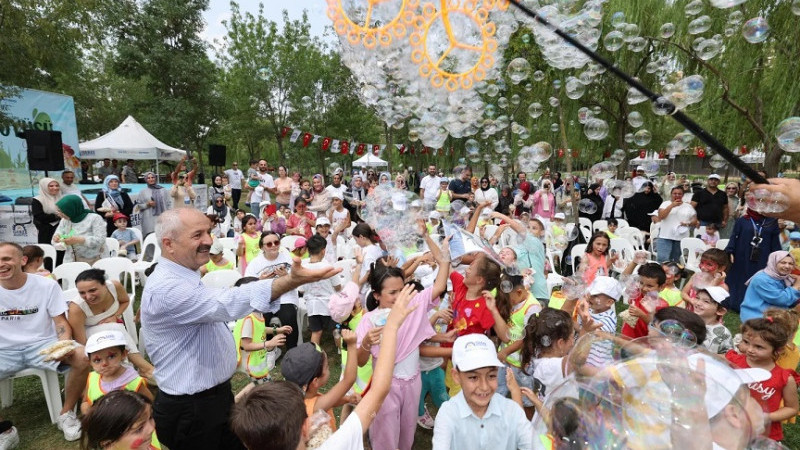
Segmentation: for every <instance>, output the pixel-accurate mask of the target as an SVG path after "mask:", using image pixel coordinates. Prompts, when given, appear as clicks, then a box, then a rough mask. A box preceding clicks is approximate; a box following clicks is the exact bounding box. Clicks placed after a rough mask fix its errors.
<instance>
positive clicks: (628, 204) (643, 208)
mask: <svg viewBox="0 0 800 450" xmlns="http://www.w3.org/2000/svg"><path fill="white" fill-rule="evenodd" d="M663 202H664V199H662V198H661V196H660V195H658V192H656V190H655V187H654V186H653V183H652V182H650V181H646V182H645V183H644V184H643V185H642V190H641V192H637V193H635V194H633V197H631V198H629V199H627V200H625V203H623V204H622V211H623V212H624V213H625V217H627V218H628V224H629V225H630V226H632V227H634V228H638V229H639V230H641V231H642V232H644V233H650V224H651V223H652V222H653V220H652V219H653V216H651V215H650V213H652V212H653V211H656V210H658V207H659V206H661V203H663Z"/></svg>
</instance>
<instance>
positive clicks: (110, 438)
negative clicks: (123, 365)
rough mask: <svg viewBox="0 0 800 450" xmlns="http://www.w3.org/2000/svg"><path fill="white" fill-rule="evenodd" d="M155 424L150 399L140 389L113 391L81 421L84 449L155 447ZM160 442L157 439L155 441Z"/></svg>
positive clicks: (113, 449)
mask: <svg viewBox="0 0 800 450" xmlns="http://www.w3.org/2000/svg"><path fill="white" fill-rule="evenodd" d="M155 431H156V423H155V421H154V420H153V408H152V406H151V402H150V400H148V399H147V397H145V396H143V395H142V394H140V393H138V392H131V391H125V390H123V391H112V392H109V393H108V394H106V395H104V396H102V397H100V399H99V400H97V402H95V404H94V407H93V408H92V410H91V411H89V414H87V415H85V416H83V420H81V448H82V449H84V450H95V449H102V450H116V449H120V450H121V449H125V450H155V449H160V448H161V447H160V446H154V445H152V440H153V438H154V437H155ZM156 442H157V441H156Z"/></svg>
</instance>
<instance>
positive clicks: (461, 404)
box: [379, 334, 533, 450]
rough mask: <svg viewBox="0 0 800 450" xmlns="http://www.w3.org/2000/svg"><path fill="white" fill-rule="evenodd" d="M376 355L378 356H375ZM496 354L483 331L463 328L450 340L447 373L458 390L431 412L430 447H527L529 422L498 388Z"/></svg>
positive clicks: (530, 432)
mask: <svg viewBox="0 0 800 450" xmlns="http://www.w3.org/2000/svg"><path fill="white" fill-rule="evenodd" d="M379 361H380V360H379ZM502 365H503V363H501V362H500V360H499V359H497V352H496V350H495V346H494V344H493V343H492V341H490V340H489V338H488V337H486V336H485V335H483V334H468V335H465V336H461V337H459V338H458V339H456V342H455V343H454V344H453V370H452V374H453V379H454V380H455V381H457V382H458V383H459V384H460V385H461V391H460V392H459V393H458V394H457V395H456V396H455V397H453V398H451V399H450V400H448V401H446V402H445V403H444V404H443V405H442V407H441V409H439V413H438V414H437V415H436V425H435V426H434V428H433V449H434V450H445V449H447V450H449V449H454V448H488V447H487V446H488V445H489V444H490V443H491V448H492V450H501V449H517V448H522V449H527V448H533V442H532V439H533V428H532V426H531V423H530V422H529V421H528V419H527V417H525V411H523V410H522V408H521V407H520V406H519V404H518V403H516V402H514V401H513V400H510V399H507V398H505V397H503V396H501V395H499V394H496V393H495V391H496V390H497V371H498V368H499V367H502Z"/></svg>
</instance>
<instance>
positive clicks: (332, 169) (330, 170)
mask: <svg viewBox="0 0 800 450" xmlns="http://www.w3.org/2000/svg"><path fill="white" fill-rule="evenodd" d="M341 169H342V166H340V165H339V163H337V162H336V161H334V162H332V163H330V164H329V165H328V173H330V174H332V173H334V172H336V171H337V170H341Z"/></svg>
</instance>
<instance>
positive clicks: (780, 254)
mask: <svg viewBox="0 0 800 450" xmlns="http://www.w3.org/2000/svg"><path fill="white" fill-rule="evenodd" d="M787 256H788V257H789V258H792V261H794V258H793V257H792V255H791V254H790V253H789V252H787V251H784V250H778V251H777V252H772V253H770V255H769V259H767V267H765V268H763V269H761V270H759V271H758V272H756V274H755V275H753V276H752V277H750V279H749V280H747V281H746V282H745V283H744V284H745V286H746V285H748V284H750V282H751V281H753V278H755V277H756V276H757V275H758V274H760V273H762V272H763V273H765V274H767V275H769V276H770V277H772V278H774V279H776V280H779V281H783V283H784V284H785V285H786V286H787V287H788V286H791V285H792V284H794V277H793V276H792V274H786V275H781V274H779V273H778V261H780V260H782V259H783V258H786V257H787Z"/></svg>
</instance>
